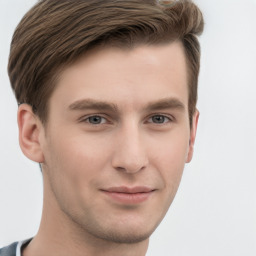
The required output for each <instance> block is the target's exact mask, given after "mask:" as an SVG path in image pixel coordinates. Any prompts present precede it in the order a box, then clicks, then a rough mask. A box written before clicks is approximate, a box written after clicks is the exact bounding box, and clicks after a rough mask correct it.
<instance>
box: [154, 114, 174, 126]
mask: <svg viewBox="0 0 256 256" xmlns="http://www.w3.org/2000/svg"><path fill="white" fill-rule="evenodd" d="M170 121H171V118H170V117H167V116H164V115H154V116H152V117H150V118H149V123H155V124H165V123H168V122H170Z"/></svg>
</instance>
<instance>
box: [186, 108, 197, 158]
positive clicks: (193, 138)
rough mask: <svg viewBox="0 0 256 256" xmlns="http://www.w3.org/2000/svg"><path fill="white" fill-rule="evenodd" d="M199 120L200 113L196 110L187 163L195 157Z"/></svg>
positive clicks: (191, 129)
mask: <svg viewBox="0 0 256 256" xmlns="http://www.w3.org/2000/svg"><path fill="white" fill-rule="evenodd" d="M198 119H199V111H198V110H196V111H195V113H194V115H193V120H192V126H191V128H190V139H189V149H188V155H187V160H186V162H187V163H189V162H190V161H191V160H192V157H193V152H194V144H195V139H196V131H197V124H198Z"/></svg>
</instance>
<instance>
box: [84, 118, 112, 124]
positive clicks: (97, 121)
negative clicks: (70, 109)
mask: <svg viewBox="0 0 256 256" xmlns="http://www.w3.org/2000/svg"><path fill="white" fill-rule="evenodd" d="M85 121H86V122H88V123H90V124H105V123H106V122H107V120H106V119H105V118H104V117H102V116H90V117H88V118H86V119H85Z"/></svg>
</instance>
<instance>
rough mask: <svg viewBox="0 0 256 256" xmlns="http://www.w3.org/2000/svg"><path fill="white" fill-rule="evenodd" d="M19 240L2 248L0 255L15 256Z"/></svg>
mask: <svg viewBox="0 0 256 256" xmlns="http://www.w3.org/2000/svg"><path fill="white" fill-rule="evenodd" d="M17 244H18V242H15V243H12V244H10V245H8V246H6V247H3V248H1V249H0V256H15V255H16V247H17Z"/></svg>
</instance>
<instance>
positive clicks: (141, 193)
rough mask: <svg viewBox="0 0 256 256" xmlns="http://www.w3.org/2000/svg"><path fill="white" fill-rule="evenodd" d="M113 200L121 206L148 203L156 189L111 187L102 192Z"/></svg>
mask: <svg viewBox="0 0 256 256" xmlns="http://www.w3.org/2000/svg"><path fill="white" fill-rule="evenodd" d="M101 191H102V192H103V193H104V194H105V195H106V196H107V197H108V198H110V199H111V200H113V201H115V202H118V203H121V204H140V203H142V202H145V201H147V200H148V199H149V198H150V197H151V195H152V194H153V193H154V191H155V189H152V188H149V187H145V186H137V187H125V186H121V187H110V188H107V189H103V190H101Z"/></svg>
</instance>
